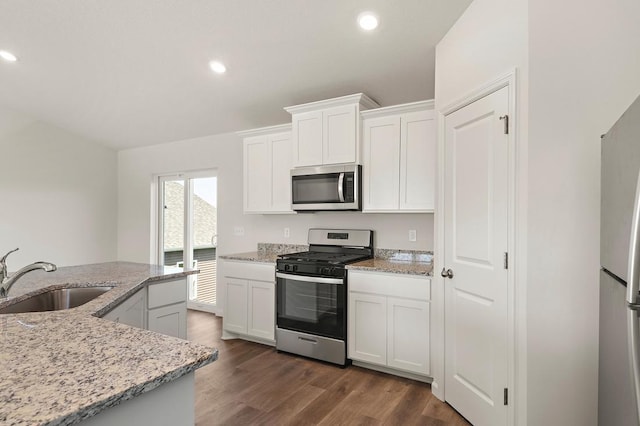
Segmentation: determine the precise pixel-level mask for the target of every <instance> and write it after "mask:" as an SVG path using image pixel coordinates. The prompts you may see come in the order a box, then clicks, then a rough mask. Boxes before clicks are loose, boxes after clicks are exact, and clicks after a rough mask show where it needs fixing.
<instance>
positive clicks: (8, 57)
mask: <svg viewBox="0 0 640 426" xmlns="http://www.w3.org/2000/svg"><path fill="white" fill-rule="evenodd" d="M0 58H2V59H4V60H5V61H9V62H15V61H17V60H18V58H16V55H14V54H13V53H11V52H7V51H6V50H0Z"/></svg>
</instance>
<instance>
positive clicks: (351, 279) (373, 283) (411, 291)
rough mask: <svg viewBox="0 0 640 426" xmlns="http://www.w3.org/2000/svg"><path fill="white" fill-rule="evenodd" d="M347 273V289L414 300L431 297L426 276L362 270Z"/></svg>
mask: <svg viewBox="0 0 640 426" xmlns="http://www.w3.org/2000/svg"><path fill="white" fill-rule="evenodd" d="M348 274H349V275H348V283H349V291H355V292H360V293H371V294H380V295H384V296H392V297H403V298H407V299H416V300H430V299H431V279H430V278H428V277H424V276H417V275H401V274H389V273H383V272H362V271H349V272H348Z"/></svg>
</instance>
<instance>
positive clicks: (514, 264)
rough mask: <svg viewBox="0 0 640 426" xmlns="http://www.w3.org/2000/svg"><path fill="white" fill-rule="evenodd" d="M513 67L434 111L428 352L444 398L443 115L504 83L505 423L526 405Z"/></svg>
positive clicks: (437, 393) (438, 390) (437, 388)
mask: <svg viewBox="0 0 640 426" xmlns="http://www.w3.org/2000/svg"><path fill="white" fill-rule="evenodd" d="M517 81H518V80H517V70H516V69H515V68H514V69H512V70H510V71H509V72H507V73H505V74H504V75H502V76H500V77H498V78H496V79H494V80H492V81H489V82H487V83H485V84H483V85H481V86H479V87H477V88H476V89H475V90H472V91H471V92H469V93H467V94H466V95H464V96H462V97H461V98H459V99H457V100H456V101H454V102H452V103H450V104H448V105H446V106H444V107H443V108H439V109H438V110H437V112H436V113H437V120H438V122H437V125H438V139H437V162H438V163H437V164H438V167H437V176H436V209H435V211H436V213H435V235H434V237H435V238H434V239H435V241H434V243H435V244H434V246H435V247H434V249H435V252H434V253H435V256H434V265H433V272H434V273H433V277H432V281H433V284H434V285H433V290H432V291H433V295H432V297H433V301H434V303H433V308H434V309H433V310H434V312H433V313H432V318H433V322H432V327H433V328H432V339H433V341H434V344H433V345H432V348H437V350H434V351H433V352H432V357H433V358H432V359H433V383H432V391H433V394H434V395H435V396H436V397H437V398H438V399H440V400H442V401H445V395H446V389H445V386H444V382H445V381H444V378H445V362H446V360H445V337H446V336H445V333H444V326H445V285H446V283H445V279H444V278H442V277H441V276H440V272H439V271H440V270H441V269H442V268H443V267H445V265H444V259H443V257H444V250H445V244H444V232H445V223H444V214H443V212H444V210H443V208H444V167H443V166H444V163H445V118H446V116H447V115H449V114H452V113H454V112H456V111H458V110H459V109H461V108H464V107H465V106H467V105H470V104H472V103H473V102H475V101H477V100H479V99H481V98H484V97H485V96H487V95H490V94H491V93H494V92H496V91H497V90H500V89H502V88H504V87H507V88H508V89H509V106H508V114H509V134H508V144H509V152H508V189H507V191H508V199H509V200H508V212H507V217H508V224H507V235H508V237H507V250H508V253H509V268H508V270H507V333H508V337H507V348H508V354H507V359H508V365H507V376H508V388H509V404H508V406H507V413H508V414H507V419H508V420H507V422H508V424H515V419H516V415H518V417H519V418H522V410H525V409H526V405H525V404H524V402H525V401H526V395H525V390H526V385H525V383H526V334H525V332H526V323H525V318H526V317H525V315H524V314H525V312H526V311H525V307H526V305H525V302H526V299H525V296H526V295H525V288H524V285H523V283H524V282H525V280H524V278H525V276H524V275H522V274H523V272H524V269H523V268H522V267H521V262H519V260H520V259H521V256H520V253H519V252H518V251H517V247H519V245H518V244H519V242H520V234H519V233H520V232H521V228H522V227H521V226H520V223H518V222H517V219H518V215H517V214H516V207H517V206H518V205H519V204H518V203H519V199H518V197H519V193H518V191H517V188H518V182H519V179H518V172H519V170H518V167H517V165H518V162H517V159H518V157H519V156H520V151H521V149H520V147H519V146H518V142H519V138H518V131H519V128H518V121H519V120H518V116H517V113H518V110H517V90H518V89H517V88H518V86H517Z"/></svg>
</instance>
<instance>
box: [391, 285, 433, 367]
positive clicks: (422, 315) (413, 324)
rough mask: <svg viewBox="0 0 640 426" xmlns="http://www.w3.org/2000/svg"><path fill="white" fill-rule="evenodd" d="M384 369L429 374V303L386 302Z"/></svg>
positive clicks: (396, 300) (395, 299)
mask: <svg viewBox="0 0 640 426" xmlns="http://www.w3.org/2000/svg"><path fill="white" fill-rule="evenodd" d="M387 315H388V317H387V365H388V366H389V367H393V368H398V369H401V370H405V371H411V372H413V373H418V374H425V375H426V374H429V336H430V333H429V327H430V324H429V303H428V302H423V301H419V300H410V299H397V298H393V297H389V298H388V299H387Z"/></svg>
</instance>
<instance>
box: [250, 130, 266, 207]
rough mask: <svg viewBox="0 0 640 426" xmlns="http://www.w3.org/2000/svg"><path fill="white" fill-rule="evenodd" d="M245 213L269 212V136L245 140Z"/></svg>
mask: <svg viewBox="0 0 640 426" xmlns="http://www.w3.org/2000/svg"><path fill="white" fill-rule="evenodd" d="M243 156H244V164H243V166H244V170H243V173H244V180H243V182H244V212H245V213H260V212H263V211H266V210H269V202H270V196H271V192H270V191H271V190H270V182H271V170H270V163H269V145H268V139H267V136H256V137H252V138H246V139H245V140H244V155H243Z"/></svg>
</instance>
